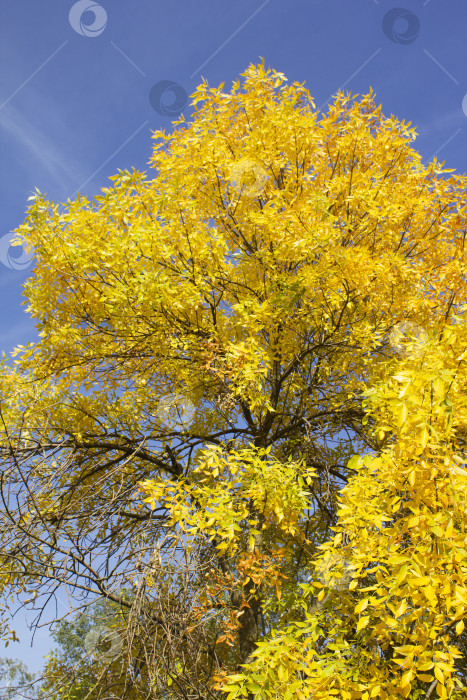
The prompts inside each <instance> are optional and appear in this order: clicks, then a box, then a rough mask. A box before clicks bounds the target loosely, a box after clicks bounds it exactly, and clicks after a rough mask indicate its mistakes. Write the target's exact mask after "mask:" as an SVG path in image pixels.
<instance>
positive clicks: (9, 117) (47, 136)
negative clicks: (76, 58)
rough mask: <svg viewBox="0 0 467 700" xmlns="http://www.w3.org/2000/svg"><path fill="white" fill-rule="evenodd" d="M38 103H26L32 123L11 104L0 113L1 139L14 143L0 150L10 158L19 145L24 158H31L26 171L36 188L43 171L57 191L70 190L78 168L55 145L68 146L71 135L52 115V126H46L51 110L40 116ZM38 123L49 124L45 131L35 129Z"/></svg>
mask: <svg viewBox="0 0 467 700" xmlns="http://www.w3.org/2000/svg"><path fill="white" fill-rule="evenodd" d="M31 97H32V96H31ZM41 102H42V101H41V100H37V101H36V100H34V99H30V100H28V113H30V114H33V115H34V122H33V121H32V120H31V119H30V118H28V117H27V116H26V115H25V114H24V113H23V112H21V111H19V110H18V109H17V108H16V107H15V106H14V105H12V104H9V105H7V106H6V107H4V108H3V109H2V110H0V128H1V129H2V130H3V138H4V139H7V140H8V141H10V142H11V141H13V142H14V143H13V144H11V145H9V147H8V146H7V147H5V146H4V147H3V151H4V153H5V152H6V153H7V154H10V155H9V157H10V158H13V157H15V155H14V151H15V149H16V148H17V146H18V145H19V146H21V147H22V148H23V149H24V151H25V152H26V154H27V156H28V157H30V156H31V155H32V156H33V157H34V162H31V164H30V165H28V169H29V168H31V170H33V172H34V176H35V179H37V180H38V183H37V185H38V186H39V184H40V181H41V180H42V179H43V173H44V170H45V171H46V172H47V173H48V174H49V175H51V176H52V177H53V178H54V180H55V181H56V182H57V184H59V185H60V187H61V188H63V189H64V190H65V191H66V192H67V191H71V190H72V189H73V187H74V186H75V184H76V178H77V173H78V172H79V171H81V170H82V168H81V167H80V165H79V164H77V163H75V162H72V161H71V159H70V153H69V151H65V150H64V149H61V148H60V146H58V144H61V143H65V144H66V143H70V138H71V134H70V133H69V130H68V129H67V127H66V126H65V124H64V123H63V122H62V123H60V120H59V119H57V114H56V113H55V115H54V116H55V118H54V123H53V124H50V121H51V119H50V114H51V113H52V112H53V109H52V107H51V106H50V105H49V107H48V113H49V116H47V114H41V109H40V108H41V106H42V105H41V104H40V103H41ZM41 122H43V123H47V122H49V124H48V128H47V131H46V130H45V129H44V128H41V126H39V125H40V124H41ZM51 134H53V138H52V136H51ZM4 159H5V160H7V159H8V155H6V156H5V155H4ZM83 172H84V170H83ZM39 189H40V187H39Z"/></svg>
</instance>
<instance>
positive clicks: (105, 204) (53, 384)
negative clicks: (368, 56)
mask: <svg viewBox="0 0 467 700" xmlns="http://www.w3.org/2000/svg"><path fill="white" fill-rule="evenodd" d="M242 78H243V80H242V81H240V80H239V81H237V82H234V84H233V86H232V89H231V91H230V92H229V93H224V92H223V89H224V84H221V85H220V86H219V87H218V88H210V87H209V86H208V84H207V82H206V81H203V83H202V84H201V85H200V86H199V87H198V88H197V89H196V91H195V92H194V93H193V95H192V96H191V97H192V105H193V106H194V113H193V116H192V119H191V121H190V122H187V121H185V118H184V117H183V115H182V116H181V117H180V119H179V120H177V121H176V122H174V125H173V127H174V128H173V131H172V132H171V133H166V132H165V131H164V130H160V131H157V132H155V133H154V148H153V152H152V156H151V159H150V162H149V165H150V167H151V169H152V177H148V175H147V174H146V173H144V172H139V171H136V170H134V169H133V170H132V171H131V172H130V171H119V172H118V174H117V175H115V176H113V177H111V178H110V180H111V184H110V185H109V186H108V187H106V188H104V189H103V190H102V192H101V194H100V195H98V196H96V197H94V199H92V200H88V199H87V198H86V197H83V196H80V195H79V196H77V197H76V199H74V200H73V201H70V200H69V201H68V202H66V203H64V204H60V205H57V204H54V203H52V202H49V201H48V200H47V198H46V196H45V195H42V194H41V193H39V192H38V191H37V192H36V193H35V195H34V196H33V197H32V201H31V204H30V206H29V208H28V211H27V216H26V219H25V222H24V224H23V225H21V226H20V227H19V228H18V230H17V234H18V240H21V241H23V242H24V245H25V247H26V249H27V250H28V252H30V251H32V250H34V252H35V256H36V263H35V267H34V269H33V271H32V274H31V277H30V278H29V279H28V280H27V282H26V284H25V290H24V293H25V296H26V301H25V304H27V311H28V313H29V314H31V316H32V317H33V318H34V319H35V322H36V327H37V330H38V333H39V340H38V342H34V343H30V344H29V345H28V346H26V347H21V346H19V347H18V348H16V349H15V351H14V353H13V357H12V359H9V358H6V357H4V359H3V364H2V372H1V378H0V411H1V424H0V449H1V455H2V464H3V466H2V498H3V512H2V518H1V524H0V543H1V550H0V584H1V587H2V595H3V600H4V604H3V609H4V611H7V610H8V600H9V596H10V595H11V593H14V594H15V596H16V597H17V599H18V600H20V601H21V602H22V604H23V603H24V604H26V603H25V600H24V599H27V600H28V601H29V602H28V603H27V605H33V606H34V608H35V609H36V610H37V611H38V624H39V621H40V620H41V619H42V615H45V610H46V609H48V607H47V604H48V602H49V601H50V600H51V599H53V596H54V595H56V593H57V591H60V590H61V589H62V588H63V586H64V585H66V587H67V591H68V592H69V594H70V595H71V596H72V599H73V601H74V604H75V606H76V607H79V606H85V605H86V604H87V601H89V600H94V599H96V598H97V599H98V598H100V599H102V600H106V601H108V602H111V603H113V604H114V605H115V606H116V608H117V609H118V611H119V618H118V619H119V622H118V627H117V628H116V629H117V631H118V635H119V639H120V642H119V654H118V655H117V656H114V655H112V658H111V659H107V658H105V655H101V656H100V657H99V658H97V659H95V660H94V661H93V663H94V664H95V667H94V669H93V671H92V672H93V673H94V674H95V673H97V670H99V669H100V670H101V676H100V677H101V678H102V682H101V683H100V684H99V687H98V688H96V687H94V689H93V690H92V695H89V697H92V698H104V697H105V698H108V697H109V693H110V694H111V693H114V694H115V696H116V697H119V698H123V697H125V698H138V699H139V698H154V699H155V698H158V699H160V698H164V700H182V699H183V700H192V699H194V698H197V699H201V698H202V699H203V700H208V699H211V698H227V700H237V699H238V700H240V699H248V700H251V699H252V698H255V699H257V700H266V699H269V698H281V700H287V698H295V697H297V698H298V700H308V698H313V700H328V699H329V698H330V697H335V698H341V699H342V700H353V699H359V700H360V699H361V700H368V698H374V697H378V698H383V699H389V698H391V699H393V698H394V699H398V698H410V699H411V700H416V699H419V698H420V699H421V698H427V699H428V698H430V697H440V698H462V697H465V692H466V691H465V689H466V687H467V656H466V651H467V646H466V632H465V630H464V622H463V620H464V618H465V617H466V610H467V563H466V561H467V552H466V544H467V538H466V531H465V526H466V485H467V470H466V469H465V466H464V465H465V458H466V440H467V420H466V419H467V415H466V411H467V398H466V388H467V387H466V383H467V373H466V358H467V351H466V347H467V330H466V326H465V320H464V316H463V313H464V311H465V309H466V308H467V303H466V302H467V295H466V290H467V284H466V274H465V273H466V251H465V246H464V243H465V236H466V233H467V222H466V198H465V192H466V184H467V178H466V176H465V175H462V176H461V175H457V174H453V171H452V170H448V169H445V168H444V167H443V165H444V164H443V163H439V162H438V161H437V160H436V159H435V160H433V161H432V162H430V163H428V164H426V165H425V164H423V162H422V158H421V156H420V154H419V153H417V151H416V150H415V149H414V147H413V141H414V139H415V137H416V133H415V130H414V129H413V128H412V127H411V125H410V124H407V123H405V122H403V121H399V120H398V119H396V118H395V117H394V116H391V117H389V118H388V117H385V116H384V115H383V113H382V111H381V107H379V106H377V105H376V103H375V97H374V94H373V93H372V91H370V92H369V94H367V95H364V96H362V97H360V98H358V96H352V95H351V94H349V93H344V92H339V93H338V95H337V96H336V98H335V99H334V101H333V103H332V104H331V105H330V106H329V108H328V111H327V112H326V113H324V114H321V113H320V112H319V111H318V110H317V109H316V107H315V105H314V103H313V100H312V98H311V96H310V94H309V92H308V90H307V89H306V88H305V87H304V85H303V84H300V83H297V82H295V83H293V84H291V85H288V84H287V80H286V78H285V76H284V75H282V74H281V73H278V72H276V71H274V70H271V69H266V68H265V66H264V61H263V62H262V63H260V64H258V65H251V66H249V68H248V69H247V70H246V71H245V72H244V73H243V74H242ZM130 589H131V591H132V594H131V596H128V595H127V593H126V591H128V590H130ZM11 633H12V631H11V630H9V627H8V623H7V620H6V619H5V621H4V629H3V634H4V636H7V635H8V634H11ZM84 663H85V662H84V661H83V664H84ZM86 663H88V662H87V661H86ZM117 663H118V664H119V669H120V671H119V675H118V679H119V680H118V689H117V686H116V685H115V684H114V685H113V686H112V678H114V679H115V678H116V674H115V673H111V674H110V675H109V674H108V673H107V674H106V673H105V669H106V668H108V667H109V664H112V665H113V666H112V668H114V669H115V668H116V664H117ZM83 668H84V667H83ZM86 668H88V667H86ZM96 669H97V670H96ZM49 670H50V671H51V674H52V676H53V675H54V674H55V676H54V678H55V680H56V683H57V687H60V688H61V691H60V692H62V693H64V692H65V691H64V690H63V688H64V685H66V682H67V674H66V673H64V672H63V669H62V670H60V664H58V663H57V664H55V665H54V664H53V663H52V662H51V666H50V669H49ZM109 678H110V680H109ZM106 679H107V680H106ZM52 680H53V678H52ZM68 681H69V683H72V682H74V681H73V680H72V679H70V678H68ZM51 687H52V686H51ZM51 692H53V691H51ZM51 697H52V696H51ZM57 697H65V695H64V694H62V695H61V696H57ZM70 697H72V695H70ZM76 697H81V695H80V696H76Z"/></svg>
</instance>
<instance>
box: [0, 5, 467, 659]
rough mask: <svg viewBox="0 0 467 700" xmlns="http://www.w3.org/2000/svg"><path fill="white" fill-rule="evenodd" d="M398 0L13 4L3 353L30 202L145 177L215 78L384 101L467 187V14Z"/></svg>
mask: <svg viewBox="0 0 467 700" xmlns="http://www.w3.org/2000/svg"><path fill="white" fill-rule="evenodd" d="M400 1H401V3H402V6H399V5H397V3H394V2H392V1H387V0H327V1H326V0H286V1H284V0H236V1H232V0H197V2H189V1H188V0H170V1H167V0H131V1H130V0H100V2H99V3H98V2H96V1H94V0H80V2H78V3H76V2H73V0H42V1H41V2H40V3H39V2H34V1H33V0H22V1H21V0H16V2H4V3H2V6H1V8H0V27H1V29H0V32H1V39H2V40H1V45H0V56H1V64H2V66H3V71H2V81H1V85H0V139H1V164H2V167H1V170H0V197H1V209H0V211H1V214H0V216H1V226H0V291H1V295H2V297H1V298H2V304H1V305H0V341H1V342H0V345H1V348H0V350H4V351H5V352H6V353H7V354H8V353H9V351H10V350H11V348H12V347H13V346H14V345H17V344H19V343H22V344H24V343H26V342H28V341H30V340H34V339H35V338H36V334H35V330H34V324H33V322H32V321H31V320H29V319H28V317H27V315H26V313H25V311H24V306H22V305H21V302H22V285H23V283H24V281H25V279H26V278H27V276H28V274H30V272H31V270H32V267H33V261H28V260H27V259H26V260H25V259H24V254H23V251H22V250H21V248H16V247H15V248H10V247H9V240H10V238H11V237H12V233H11V232H12V231H13V230H14V229H15V228H16V227H17V226H19V225H20V224H21V223H22V222H23V219H24V212H25V209H26V206H27V198H28V196H30V194H31V193H32V191H33V190H34V188H35V187H37V188H38V189H39V190H40V191H41V192H43V193H46V194H47V196H48V198H49V199H51V200H53V201H55V202H63V201H66V200H67V199H68V198H72V197H73V196H74V195H75V193H76V191H78V190H79V191H80V192H82V193H83V194H85V195H87V196H88V197H91V196H92V195H94V194H98V193H99V190H100V188H102V187H105V186H107V184H108V182H107V178H108V176H110V175H112V174H114V173H115V172H116V170H117V168H121V169H123V168H131V167H133V166H134V167H135V168H136V169H139V170H147V169H148V168H147V162H148V160H149V157H150V153H151V138H150V136H151V131H152V130H155V129H159V128H164V129H166V130H167V131H168V130H170V128H171V117H170V114H167V113H166V114H164V112H170V105H171V103H173V102H174V100H175V106H174V108H173V109H174V110H176V109H179V108H182V111H183V113H184V115H185V118H187V119H189V117H190V114H191V112H192V108H191V107H190V105H189V102H190V99H189V95H190V94H191V93H192V92H193V91H194V90H195V88H196V86H197V85H198V84H199V83H200V82H201V79H202V77H204V78H206V79H207V80H208V82H209V84H210V85H212V86H217V85H219V83H221V82H225V91H227V90H228V89H230V86H231V84H232V81H233V80H235V79H237V77H238V75H239V74H240V73H242V72H243V71H244V70H245V69H246V68H247V67H248V65H249V64H250V63H252V62H253V63H258V62H259V61H260V57H264V59H265V63H266V65H267V66H270V67H271V68H274V69H276V70H278V71H280V72H282V73H284V74H285V75H286V77H287V78H288V80H289V82H293V81H299V82H303V81H305V83H306V87H307V88H308V89H309V91H310V93H311V95H312V96H313V97H314V99H315V102H316V105H317V106H319V107H323V109H325V105H326V103H327V101H328V100H329V99H330V98H331V96H332V95H333V94H335V93H336V91H337V90H338V89H339V88H342V87H344V88H346V89H348V90H350V91H351V92H352V93H353V94H355V93H358V94H363V93H366V92H368V91H369V89H370V87H372V88H373V90H374V91H375V92H376V101H377V103H378V104H381V105H382V109H383V112H384V114H386V115H387V116H389V115H391V114H393V115H395V116H396V117H398V118H399V119H403V120H405V121H409V122H411V123H412V125H413V126H414V127H415V128H416V130H417V132H418V134H419V136H418V138H417V141H416V142H415V147H416V148H417V149H418V150H419V152H420V153H421V154H422V157H423V160H424V162H427V161H428V160H431V158H432V157H433V156H434V155H436V156H437V158H438V159H439V160H444V161H445V162H446V167H450V168H454V169H455V170H456V171H457V172H459V173H465V172H466V171H467V138H466V137H467V74H466V73H467V71H466V69H467V42H466V29H467V5H466V3H465V0H444V1H443V2H442V1H441V0H417V1H415V0H400ZM86 8H87V9H86ZM70 10H71V13H70ZM163 81H165V82H163ZM169 84H171V85H172V86H173V85H175V91H171V90H170V89H167V86H168V85H169ZM164 88H166V89H165V91H164V90H163V89H164ZM150 97H151V99H150ZM172 118H174V117H172ZM18 256H19V257H18ZM20 614H21V613H20ZM17 631H18V634H20V636H21V639H22V644H21V648H19V645H14V647H11V646H10V647H9V648H8V649H7V650H6V652H5V654H6V655H10V656H13V655H15V656H18V657H20V658H22V659H23V660H25V661H26V662H27V663H28V665H29V667H30V669H31V670H34V671H36V670H39V668H40V666H41V664H42V657H43V654H44V653H46V651H47V648H48V646H49V639H48V635H47V632H43V633H41V634H39V635H38V636H37V637H36V641H35V643H34V646H33V648H32V649H31V648H30V647H29V642H30V640H29V635H28V634H27V633H26V632H25V627H24V624H23V623H20V622H19V623H18V625H17ZM1 653H2V648H1V646H0V654H1Z"/></svg>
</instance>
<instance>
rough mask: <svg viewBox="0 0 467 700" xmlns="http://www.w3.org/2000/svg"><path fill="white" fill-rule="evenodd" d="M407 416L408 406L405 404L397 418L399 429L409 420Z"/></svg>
mask: <svg viewBox="0 0 467 700" xmlns="http://www.w3.org/2000/svg"><path fill="white" fill-rule="evenodd" d="M407 414H408V409H407V405H406V404H405V403H403V404H402V405H401V407H400V409H399V413H398V416H397V427H398V428H401V427H402V426H403V425H404V423H405V421H406V419H407Z"/></svg>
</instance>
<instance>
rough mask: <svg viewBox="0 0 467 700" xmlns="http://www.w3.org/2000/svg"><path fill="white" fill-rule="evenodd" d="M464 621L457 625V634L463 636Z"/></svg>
mask: <svg viewBox="0 0 467 700" xmlns="http://www.w3.org/2000/svg"><path fill="white" fill-rule="evenodd" d="M464 627H465V625H464V620H459V622H458V623H457V625H456V634H462V632H463V631H464Z"/></svg>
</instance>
